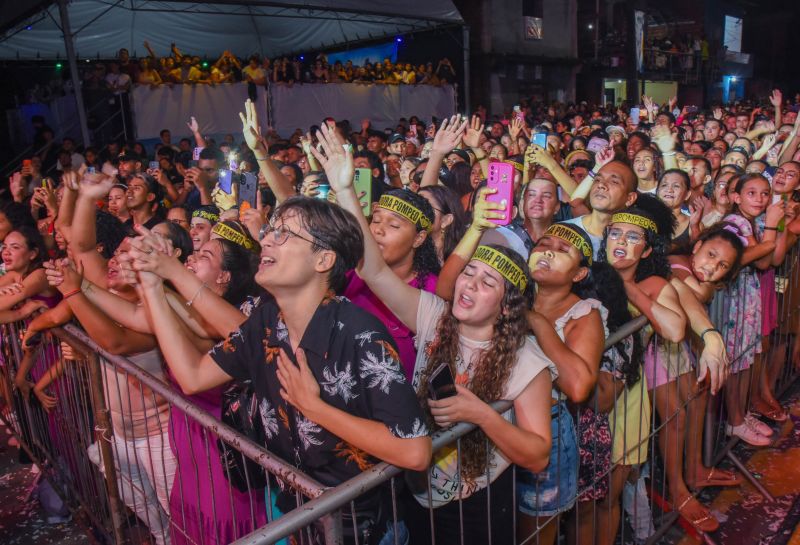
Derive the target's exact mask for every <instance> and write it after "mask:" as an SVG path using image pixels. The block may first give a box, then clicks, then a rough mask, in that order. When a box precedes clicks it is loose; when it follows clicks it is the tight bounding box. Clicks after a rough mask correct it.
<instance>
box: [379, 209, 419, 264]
mask: <svg viewBox="0 0 800 545" xmlns="http://www.w3.org/2000/svg"><path fill="white" fill-rule="evenodd" d="M369 230H370V232H371V233H372V236H373V237H374V238H375V242H377V243H378V248H380V250H381V255H382V256H383V260H384V261H386V264H387V265H389V266H390V267H392V266H393V265H398V264H400V263H402V262H403V261H405V260H407V259H413V252H414V250H415V249H417V248H419V246H420V245H421V244H422V243H423V242H424V241H425V232H424V231H417V228H416V227H415V226H414V225H413V224H412V223H411V222H410V221H408V220H407V219H405V218H404V217H403V216H401V215H400V214H397V213H395V212H390V211H389V210H386V209H383V208H380V207H376V208H375V211H374V212H373V214H372V221H371V222H370V224H369Z"/></svg>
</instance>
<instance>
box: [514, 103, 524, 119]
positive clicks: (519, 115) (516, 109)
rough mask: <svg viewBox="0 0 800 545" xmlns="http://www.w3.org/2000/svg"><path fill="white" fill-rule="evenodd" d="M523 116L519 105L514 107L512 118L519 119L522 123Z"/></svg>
mask: <svg viewBox="0 0 800 545" xmlns="http://www.w3.org/2000/svg"><path fill="white" fill-rule="evenodd" d="M523 117H524V114H523V113H522V108H520V107H519V104H515V105H514V118H515V119H519V120H520V121H522V119H523Z"/></svg>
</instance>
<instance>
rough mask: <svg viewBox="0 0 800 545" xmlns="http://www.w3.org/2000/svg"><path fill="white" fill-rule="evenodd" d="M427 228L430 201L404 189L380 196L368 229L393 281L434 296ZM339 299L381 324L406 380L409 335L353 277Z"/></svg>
mask: <svg viewBox="0 0 800 545" xmlns="http://www.w3.org/2000/svg"><path fill="white" fill-rule="evenodd" d="M337 196H338V193H337ZM362 215H363V214H362ZM433 224H434V211H433V207H432V206H431V204H430V202H428V201H427V200H426V199H425V198H423V197H421V196H420V195H417V194H416V193H412V192H410V191H408V190H406V189H395V190H392V191H389V192H387V193H384V194H383V195H382V196H381V198H380V200H379V201H378V204H377V206H375V207H374V209H373V212H372V219H371V221H370V224H369V228H370V233H371V234H372V237H374V240H375V241H376V243H377V245H378V248H379V249H380V250H381V257H382V258H383V261H384V262H385V263H387V265H388V267H389V268H390V269H391V271H392V272H393V273H394V274H395V276H397V277H398V278H400V279H401V280H402V281H403V282H405V283H407V284H408V285H409V286H411V287H412V288H419V289H422V290H424V291H428V292H431V293H433V292H435V291H436V279H437V276H436V275H437V274H438V273H439V260H438V259H437V257H436V249H435V248H434V245H433V240H431V237H430V233H431V230H432V228H433ZM344 296H345V297H347V298H348V299H350V300H351V301H352V302H353V303H355V304H356V305H358V306H360V307H361V308H363V309H366V310H368V311H370V312H371V313H372V314H374V315H376V316H378V317H379V318H380V319H381V321H382V322H383V323H384V325H385V326H386V328H387V329H388V330H389V334H390V335H391V336H392V337H393V338H394V340H395V342H396V343H397V347H398V351H399V354H400V361H401V363H402V364H403V368H404V369H405V371H406V376H407V377H408V378H411V376H412V372H413V370H414V360H415V358H416V353H417V351H416V348H415V346H414V339H413V332H412V331H411V330H410V329H409V328H408V327H407V326H406V325H405V324H403V322H402V321H401V320H400V319H399V318H398V317H397V316H396V315H395V314H394V313H393V312H392V311H391V309H388V308H387V307H386V306H385V305H384V303H383V302H382V300H381V299H380V298H378V297H376V295H375V294H374V293H373V292H372V291H371V290H370V288H369V287H368V285H367V284H366V282H365V281H364V280H363V279H362V278H361V277H360V276H359V275H357V274H355V272H350V273H349V278H348V284H347V287H346V288H345V290H344Z"/></svg>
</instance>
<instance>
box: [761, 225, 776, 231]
mask: <svg viewBox="0 0 800 545" xmlns="http://www.w3.org/2000/svg"><path fill="white" fill-rule="evenodd" d="M764 230H765V231H777V230H778V228H777V227H767V226H764Z"/></svg>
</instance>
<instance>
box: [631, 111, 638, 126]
mask: <svg viewBox="0 0 800 545" xmlns="http://www.w3.org/2000/svg"><path fill="white" fill-rule="evenodd" d="M631 123H633V124H634V125H638V124H639V108H638V107H634V108H631Z"/></svg>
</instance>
